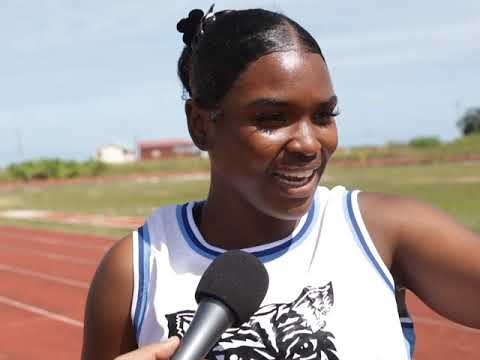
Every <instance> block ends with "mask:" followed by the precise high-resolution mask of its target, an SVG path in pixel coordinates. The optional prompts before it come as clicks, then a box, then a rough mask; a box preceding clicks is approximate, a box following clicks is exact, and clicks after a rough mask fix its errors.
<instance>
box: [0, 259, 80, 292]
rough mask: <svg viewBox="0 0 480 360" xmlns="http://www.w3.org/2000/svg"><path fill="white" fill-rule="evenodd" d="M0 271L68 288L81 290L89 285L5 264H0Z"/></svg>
mask: <svg viewBox="0 0 480 360" xmlns="http://www.w3.org/2000/svg"><path fill="white" fill-rule="evenodd" d="M0 271H6V272H10V273H14V274H17V275H24V276H31V277H36V278H39V279H42V280H48V281H53V282H56V283H60V284H63V285H69V286H73V287H77V288H82V289H88V287H89V284H88V283H87V282H85V281H77V280H72V279H68V278H64V277H60V276H55V275H48V274H45V273H41V272H37V271H32V270H28V269H22V268H19V267H16V266H9V265H5V264H0Z"/></svg>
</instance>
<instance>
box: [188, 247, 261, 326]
mask: <svg viewBox="0 0 480 360" xmlns="http://www.w3.org/2000/svg"><path fill="white" fill-rule="evenodd" d="M267 289H268V273H267V269H265V266H264V265H263V264H262V263H261V261H260V260H258V259H257V258H256V257H255V256H254V255H251V254H249V253H247V252H244V251H241V250H231V251H227V252H225V253H223V254H222V255H220V256H219V257H217V258H216V259H215V260H214V261H213V262H212V263H211V264H210V266H209V267H208V268H207V270H206V271H205V273H204V274H203V275H202V278H201V279H200V282H199V283H198V287H197V291H196V292H195V299H196V300H197V302H200V301H201V300H202V299H203V298H205V297H211V298H214V299H217V300H220V301H221V302H222V303H224V304H225V305H227V306H228V307H229V308H230V309H231V310H232V311H233V313H234V315H235V318H236V322H235V323H234V324H233V326H235V327H238V326H240V325H241V324H242V323H244V322H245V321H247V320H248V319H249V318H250V316H251V315H252V314H253V313H254V312H255V311H256V310H257V309H258V308H259V306H260V304H261V303H262V301H263V299H264V297H265V294H266V293H267Z"/></svg>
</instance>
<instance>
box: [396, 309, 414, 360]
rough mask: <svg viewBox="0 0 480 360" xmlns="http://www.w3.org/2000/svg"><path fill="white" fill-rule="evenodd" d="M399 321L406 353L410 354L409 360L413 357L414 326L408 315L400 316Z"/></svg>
mask: <svg viewBox="0 0 480 360" xmlns="http://www.w3.org/2000/svg"><path fill="white" fill-rule="evenodd" d="M400 323H401V325H402V332H403V337H404V338H405V345H406V347H407V351H408V354H409V355H410V360H412V359H413V357H414V354H415V343H416V335H415V326H414V325H413V320H412V319H411V318H410V317H409V316H406V317H401V318H400Z"/></svg>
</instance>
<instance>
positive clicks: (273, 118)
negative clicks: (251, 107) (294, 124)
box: [255, 113, 288, 123]
mask: <svg viewBox="0 0 480 360" xmlns="http://www.w3.org/2000/svg"><path fill="white" fill-rule="evenodd" d="M255 119H256V121H257V122H260V123H279V122H285V121H287V120H288V118H287V115H286V114H284V113H268V114H257V115H256V116H255Z"/></svg>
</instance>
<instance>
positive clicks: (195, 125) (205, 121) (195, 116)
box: [185, 99, 213, 151]
mask: <svg viewBox="0 0 480 360" xmlns="http://www.w3.org/2000/svg"><path fill="white" fill-rule="evenodd" d="M185 114H186V115H187V123H188V132H189V133H190V137H191V138H192V140H193V143H194V144H195V145H196V146H197V147H198V148H199V149H200V150H203V151H208V150H209V149H210V146H211V139H212V135H213V134H212V131H213V126H212V125H213V124H212V123H213V121H212V119H211V118H210V112H209V111H207V110H204V109H202V108H200V107H199V106H198V104H196V103H195V101H193V100H191V99H190V100H187V101H186V102H185Z"/></svg>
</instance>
